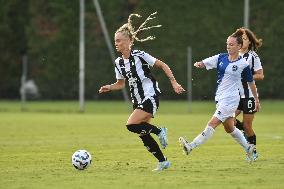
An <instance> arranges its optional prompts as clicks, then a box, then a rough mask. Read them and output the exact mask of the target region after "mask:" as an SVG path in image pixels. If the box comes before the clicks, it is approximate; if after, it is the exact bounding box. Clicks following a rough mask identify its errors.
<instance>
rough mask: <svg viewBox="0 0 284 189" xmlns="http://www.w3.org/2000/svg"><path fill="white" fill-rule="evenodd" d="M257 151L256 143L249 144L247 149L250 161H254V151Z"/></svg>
mask: <svg viewBox="0 0 284 189" xmlns="http://www.w3.org/2000/svg"><path fill="white" fill-rule="evenodd" d="M254 151H255V145H253V144H249V147H248V148H247V150H246V159H247V161H248V162H249V163H251V162H253V161H254V157H253V152H254Z"/></svg>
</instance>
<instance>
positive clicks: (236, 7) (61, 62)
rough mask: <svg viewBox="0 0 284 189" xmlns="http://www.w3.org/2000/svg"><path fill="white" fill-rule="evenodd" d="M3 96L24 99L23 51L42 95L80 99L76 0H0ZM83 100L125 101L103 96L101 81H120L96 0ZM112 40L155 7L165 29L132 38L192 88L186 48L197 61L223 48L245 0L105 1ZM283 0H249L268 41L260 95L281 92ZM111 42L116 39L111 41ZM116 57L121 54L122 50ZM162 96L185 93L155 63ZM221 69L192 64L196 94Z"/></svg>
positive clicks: (211, 86) (90, 13)
mask: <svg viewBox="0 0 284 189" xmlns="http://www.w3.org/2000/svg"><path fill="white" fill-rule="evenodd" d="M0 2H1V7H0V36H1V37H0V53H1V56H0V98H2V99H3V98H7V99H17V98H19V96H20V95H19V88H20V80H21V74H22V56H23V55H25V54H26V55H27V56H28V78H30V79H33V80H34V81H35V82H36V84H37V85H38V87H39V91H40V95H41V99H77V97H78V82H79V81H78V80H79V77H78V73H79V54H78V52H79V1H78V0H77V1H70V0H49V1H46V0H9V1H7V0H0ZM85 2H86V13H85V41H86V59H85V60H86V98H88V99H121V98H122V93H121V92H114V93H110V94H106V95H98V93H97V91H98V89H99V87H100V86H101V85H103V84H108V83H112V82H114V81H115V74H114V68H113V65H112V63H111V58H110V55H109V52H108V50H107V46H106V43H105V41H104V37H103V33H102V30H101V26H100V24H99V21H98V18H97V15H96V11H95V8H94V4H93V1H92V0H85ZM100 4H101V8H102V11H103V15H104V18H105V21H106V25H107V27H108V30H109V32H110V35H111V36H110V37H111V39H113V34H114V32H115V30H116V29H117V28H118V27H120V26H121V25H122V24H123V23H125V22H127V18H128V15H129V14H130V13H133V12H135V13H139V14H141V15H142V16H143V18H142V19H136V20H135V24H137V26H138V25H139V23H141V22H142V21H143V20H144V19H145V18H146V17H147V16H148V15H149V14H150V13H153V12H155V11H158V15H157V19H156V20H154V21H153V22H152V23H153V24H156V23H159V24H162V25H163V27H162V28H157V29H152V30H149V31H146V32H145V33H144V34H142V35H145V36H147V35H155V36H156V37H157V38H156V40H154V41H149V42H145V43H138V42H137V43H135V46H134V48H137V49H140V50H144V51H146V52H148V53H150V54H151V55H153V56H155V57H156V58H159V59H160V60H163V61H164V62H166V63H167V64H168V65H169V66H170V67H171V68H172V70H173V72H174V74H175V76H176V78H177V80H178V81H179V82H180V83H181V84H182V85H183V86H184V87H186V86H187V75H186V74H187V73H186V70H187V47H188V46H191V47H192V49H193V50H192V51H193V62H195V61H199V60H201V59H203V58H206V57H209V56H212V55H215V54H217V53H220V52H226V44H225V43H226V39H227V36H228V35H230V34H231V33H233V32H234V31H235V30H236V29H237V28H239V27H241V26H243V7H244V4H243V1H234V0H203V1H196V0H187V1H172V0H155V1H153V0H100ZM283 10H284V1H281V0H258V1H257V0H251V1H250V29H251V30H252V31H254V32H255V33H256V34H257V36H258V37H260V38H262V39H263V46H262V47H261V48H260V49H259V51H258V54H259V56H260V57H261V61H262V64H263V67H264V74H265V79H264V81H261V82H258V83H257V85H258V88H259V92H260V96H261V98H278V99H279V98H281V99H282V98H284V92H283V88H284V85H283V79H282V77H283V75H284V67H283V66H282V60H283V59H284V53H283V50H284V45H283V44H284V43H283V41H284V25H283V23H284V14H283V12H282V11H283ZM112 42H113V41H112ZM117 56H119V55H118V54H117ZM153 72H154V75H155V76H156V79H157V80H158V81H159V86H160V88H161V89H162V92H163V95H162V98H164V99H185V98H186V94H183V95H181V96H177V95H175V94H174V92H173V90H172V89H171V85H170V82H169V81H168V78H167V77H166V76H165V75H164V73H163V72H162V71H161V70H155V69H153ZM215 79H216V72H215V71H214V70H213V71H206V70H196V69H194V68H193V78H192V82H193V86H192V88H193V90H192V93H193V98H194V99H213V96H214V91H215Z"/></svg>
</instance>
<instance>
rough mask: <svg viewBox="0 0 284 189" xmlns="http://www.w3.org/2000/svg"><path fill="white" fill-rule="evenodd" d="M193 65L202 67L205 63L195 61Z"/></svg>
mask: <svg viewBox="0 0 284 189" xmlns="http://www.w3.org/2000/svg"><path fill="white" fill-rule="evenodd" d="M194 66H195V67H196V68H204V67H205V65H204V63H203V62H195V63H194Z"/></svg>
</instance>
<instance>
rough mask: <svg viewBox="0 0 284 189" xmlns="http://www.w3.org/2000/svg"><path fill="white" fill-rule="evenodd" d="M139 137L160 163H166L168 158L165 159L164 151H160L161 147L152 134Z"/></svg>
mask: <svg viewBox="0 0 284 189" xmlns="http://www.w3.org/2000/svg"><path fill="white" fill-rule="evenodd" d="M139 137H140V138H141V139H142V141H143V143H144V146H145V147H146V149H147V150H148V151H149V152H150V153H152V154H153V155H154V156H155V157H156V158H157V159H158V160H159V162H162V161H166V158H165V157H164V155H163V153H162V151H161V150H160V147H159V145H158V144H157V142H156V141H155V140H154V139H153V137H152V136H151V135H150V134H147V135H141V136H139Z"/></svg>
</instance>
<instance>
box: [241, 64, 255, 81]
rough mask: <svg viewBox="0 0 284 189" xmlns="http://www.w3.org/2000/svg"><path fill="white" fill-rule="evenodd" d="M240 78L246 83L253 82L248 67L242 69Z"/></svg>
mask: <svg viewBox="0 0 284 189" xmlns="http://www.w3.org/2000/svg"><path fill="white" fill-rule="evenodd" d="M242 76H243V79H244V80H245V81H246V82H253V76H252V74H251V71H250V67H249V65H248V66H247V67H245V68H244V70H243V72H242Z"/></svg>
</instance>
